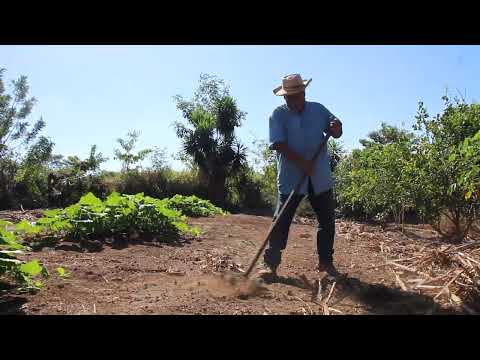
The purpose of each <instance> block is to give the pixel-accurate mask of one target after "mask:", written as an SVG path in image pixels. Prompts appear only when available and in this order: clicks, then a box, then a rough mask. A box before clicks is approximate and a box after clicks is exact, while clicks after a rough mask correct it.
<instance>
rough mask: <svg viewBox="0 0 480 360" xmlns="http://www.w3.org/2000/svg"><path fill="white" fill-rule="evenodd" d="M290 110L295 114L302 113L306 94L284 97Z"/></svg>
mask: <svg viewBox="0 0 480 360" xmlns="http://www.w3.org/2000/svg"><path fill="white" fill-rule="evenodd" d="M283 98H284V99H285V102H286V103H287V106H288V108H289V109H290V110H292V111H295V112H302V111H303V109H304V107H305V92H304V91H303V92H301V93H298V94H292V95H285V96H284V97H283Z"/></svg>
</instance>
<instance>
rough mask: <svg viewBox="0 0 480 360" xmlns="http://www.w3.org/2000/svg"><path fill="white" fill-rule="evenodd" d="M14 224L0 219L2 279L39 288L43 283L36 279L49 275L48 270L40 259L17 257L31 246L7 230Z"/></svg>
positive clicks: (22, 285) (29, 288) (24, 286)
mask: <svg viewBox="0 0 480 360" xmlns="http://www.w3.org/2000/svg"><path fill="white" fill-rule="evenodd" d="M12 225H13V224H12V223H9V222H7V221H0V279H1V278H2V277H7V278H10V279H12V280H14V281H16V282H18V283H19V284H20V285H21V287H22V288H25V289H28V290H31V291H36V290H39V289H40V288H41V287H42V286H43V283H42V282H41V281H38V280H36V277H37V276H38V275H42V276H43V277H45V278H46V277H48V276H49V274H48V271H47V269H46V268H45V267H44V266H43V265H42V264H40V262H39V261H38V260H31V261H29V262H25V261H22V260H19V259H18V258H17V257H18V256H19V255H22V254H24V251H26V250H29V248H28V247H26V246H24V245H22V244H20V243H19V242H18V241H17V239H16V237H15V235H14V234H13V233H12V232H11V231H9V230H7V227H11V226H12Z"/></svg>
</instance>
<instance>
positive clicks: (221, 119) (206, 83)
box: [174, 74, 246, 205]
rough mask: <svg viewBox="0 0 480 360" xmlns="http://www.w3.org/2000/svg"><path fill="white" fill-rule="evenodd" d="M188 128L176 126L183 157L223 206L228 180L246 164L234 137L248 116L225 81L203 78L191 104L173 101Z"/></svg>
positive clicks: (213, 198) (216, 201) (243, 150)
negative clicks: (191, 163)
mask: <svg viewBox="0 0 480 360" xmlns="http://www.w3.org/2000/svg"><path fill="white" fill-rule="evenodd" d="M174 99H175V101H176V103H177V108H178V109H179V110H180V111H181V112H182V114H183V117H184V119H186V120H187V124H184V123H181V122H175V123H174V126H175V129H176V132H177V136H178V137H179V138H180V139H181V140H182V150H181V152H182V153H183V154H182V156H183V157H186V158H190V159H192V160H193V162H194V163H195V164H196V165H197V166H198V168H199V170H200V173H201V174H200V176H201V178H204V179H205V180H206V182H207V184H208V194H209V199H210V200H211V201H212V202H214V203H216V204H217V205H223V203H224V202H225V197H226V186H225V185H226V180H227V178H228V177H231V176H234V175H235V174H237V173H238V172H239V171H240V170H241V169H242V167H243V165H244V164H245V161H246V148H245V147H244V146H243V145H242V144H241V143H240V142H239V141H238V139H237V137H236V136H235V128H237V127H239V126H241V121H242V120H243V119H244V118H245V113H244V112H242V111H240V110H239V108H238V106H237V103H236V101H235V99H234V98H233V97H231V96H230V93H229V89H228V87H227V86H226V85H225V83H224V81H223V80H221V79H218V78H217V77H216V76H211V75H206V74H201V75H200V82H199V87H198V89H197V90H196V92H195V94H194V98H193V99H192V100H184V99H183V97H182V96H180V95H176V96H175V97H174Z"/></svg>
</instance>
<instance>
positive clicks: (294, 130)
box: [269, 101, 335, 194]
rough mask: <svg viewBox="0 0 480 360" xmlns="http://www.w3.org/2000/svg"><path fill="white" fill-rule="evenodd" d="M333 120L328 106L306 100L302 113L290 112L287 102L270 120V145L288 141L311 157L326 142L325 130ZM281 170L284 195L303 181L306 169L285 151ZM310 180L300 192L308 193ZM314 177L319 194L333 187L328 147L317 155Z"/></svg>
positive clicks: (279, 165)
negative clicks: (302, 168)
mask: <svg viewBox="0 0 480 360" xmlns="http://www.w3.org/2000/svg"><path fill="white" fill-rule="evenodd" d="M333 119H335V116H334V115H332V113H331V112H330V111H328V110H327V108H326V107H325V106H323V105H322V104H319V103H316V102H310V101H306V102H305V108H304V110H303V111H302V112H301V113H297V112H293V111H290V110H289V109H288V107H287V105H286V104H285V105H282V106H279V107H277V108H276V109H275V110H274V111H273V113H272V115H271V116H270V119H269V128H270V141H269V142H270V147H271V146H273V144H275V143H277V142H285V143H286V144H287V146H288V147H289V148H290V149H292V150H293V151H295V152H296V153H298V154H299V155H301V156H302V157H303V158H304V159H306V160H310V159H312V158H313V156H314V154H315V152H316V151H317V149H318V146H319V145H320V144H321V143H322V142H323V140H324V138H325V134H324V133H326V132H327V130H328V127H329V123H330V121H332V120H333ZM277 171H278V175H277V185H278V191H279V192H280V193H281V194H288V193H290V192H291V191H292V190H293V188H294V187H295V185H296V184H297V183H298V181H300V178H301V176H302V170H301V169H299V168H298V167H297V165H295V164H294V163H293V162H292V161H290V160H288V159H287V158H286V157H285V156H284V155H283V154H281V153H277ZM307 180H308V178H307V179H306V181H304V182H303V184H302V186H301V187H300V190H299V193H300V194H307V193H308V181H307ZM311 180H312V186H313V189H314V192H315V194H318V193H321V192H324V191H327V190H330V189H331V188H332V187H333V179H332V173H331V169H330V160H329V155H328V149H327V146H325V147H324V148H323V149H322V152H321V153H320V154H319V156H318V157H317V160H316V162H315V168H314V172H313V175H312V176H311Z"/></svg>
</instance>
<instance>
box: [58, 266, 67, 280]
mask: <svg viewBox="0 0 480 360" xmlns="http://www.w3.org/2000/svg"><path fill="white" fill-rule="evenodd" d="M55 270H56V272H57V275H58V276H59V277H61V278H62V279H66V278H69V277H70V273H69V272H66V271H65V269H64V268H63V267H58V268H56V269H55Z"/></svg>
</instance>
